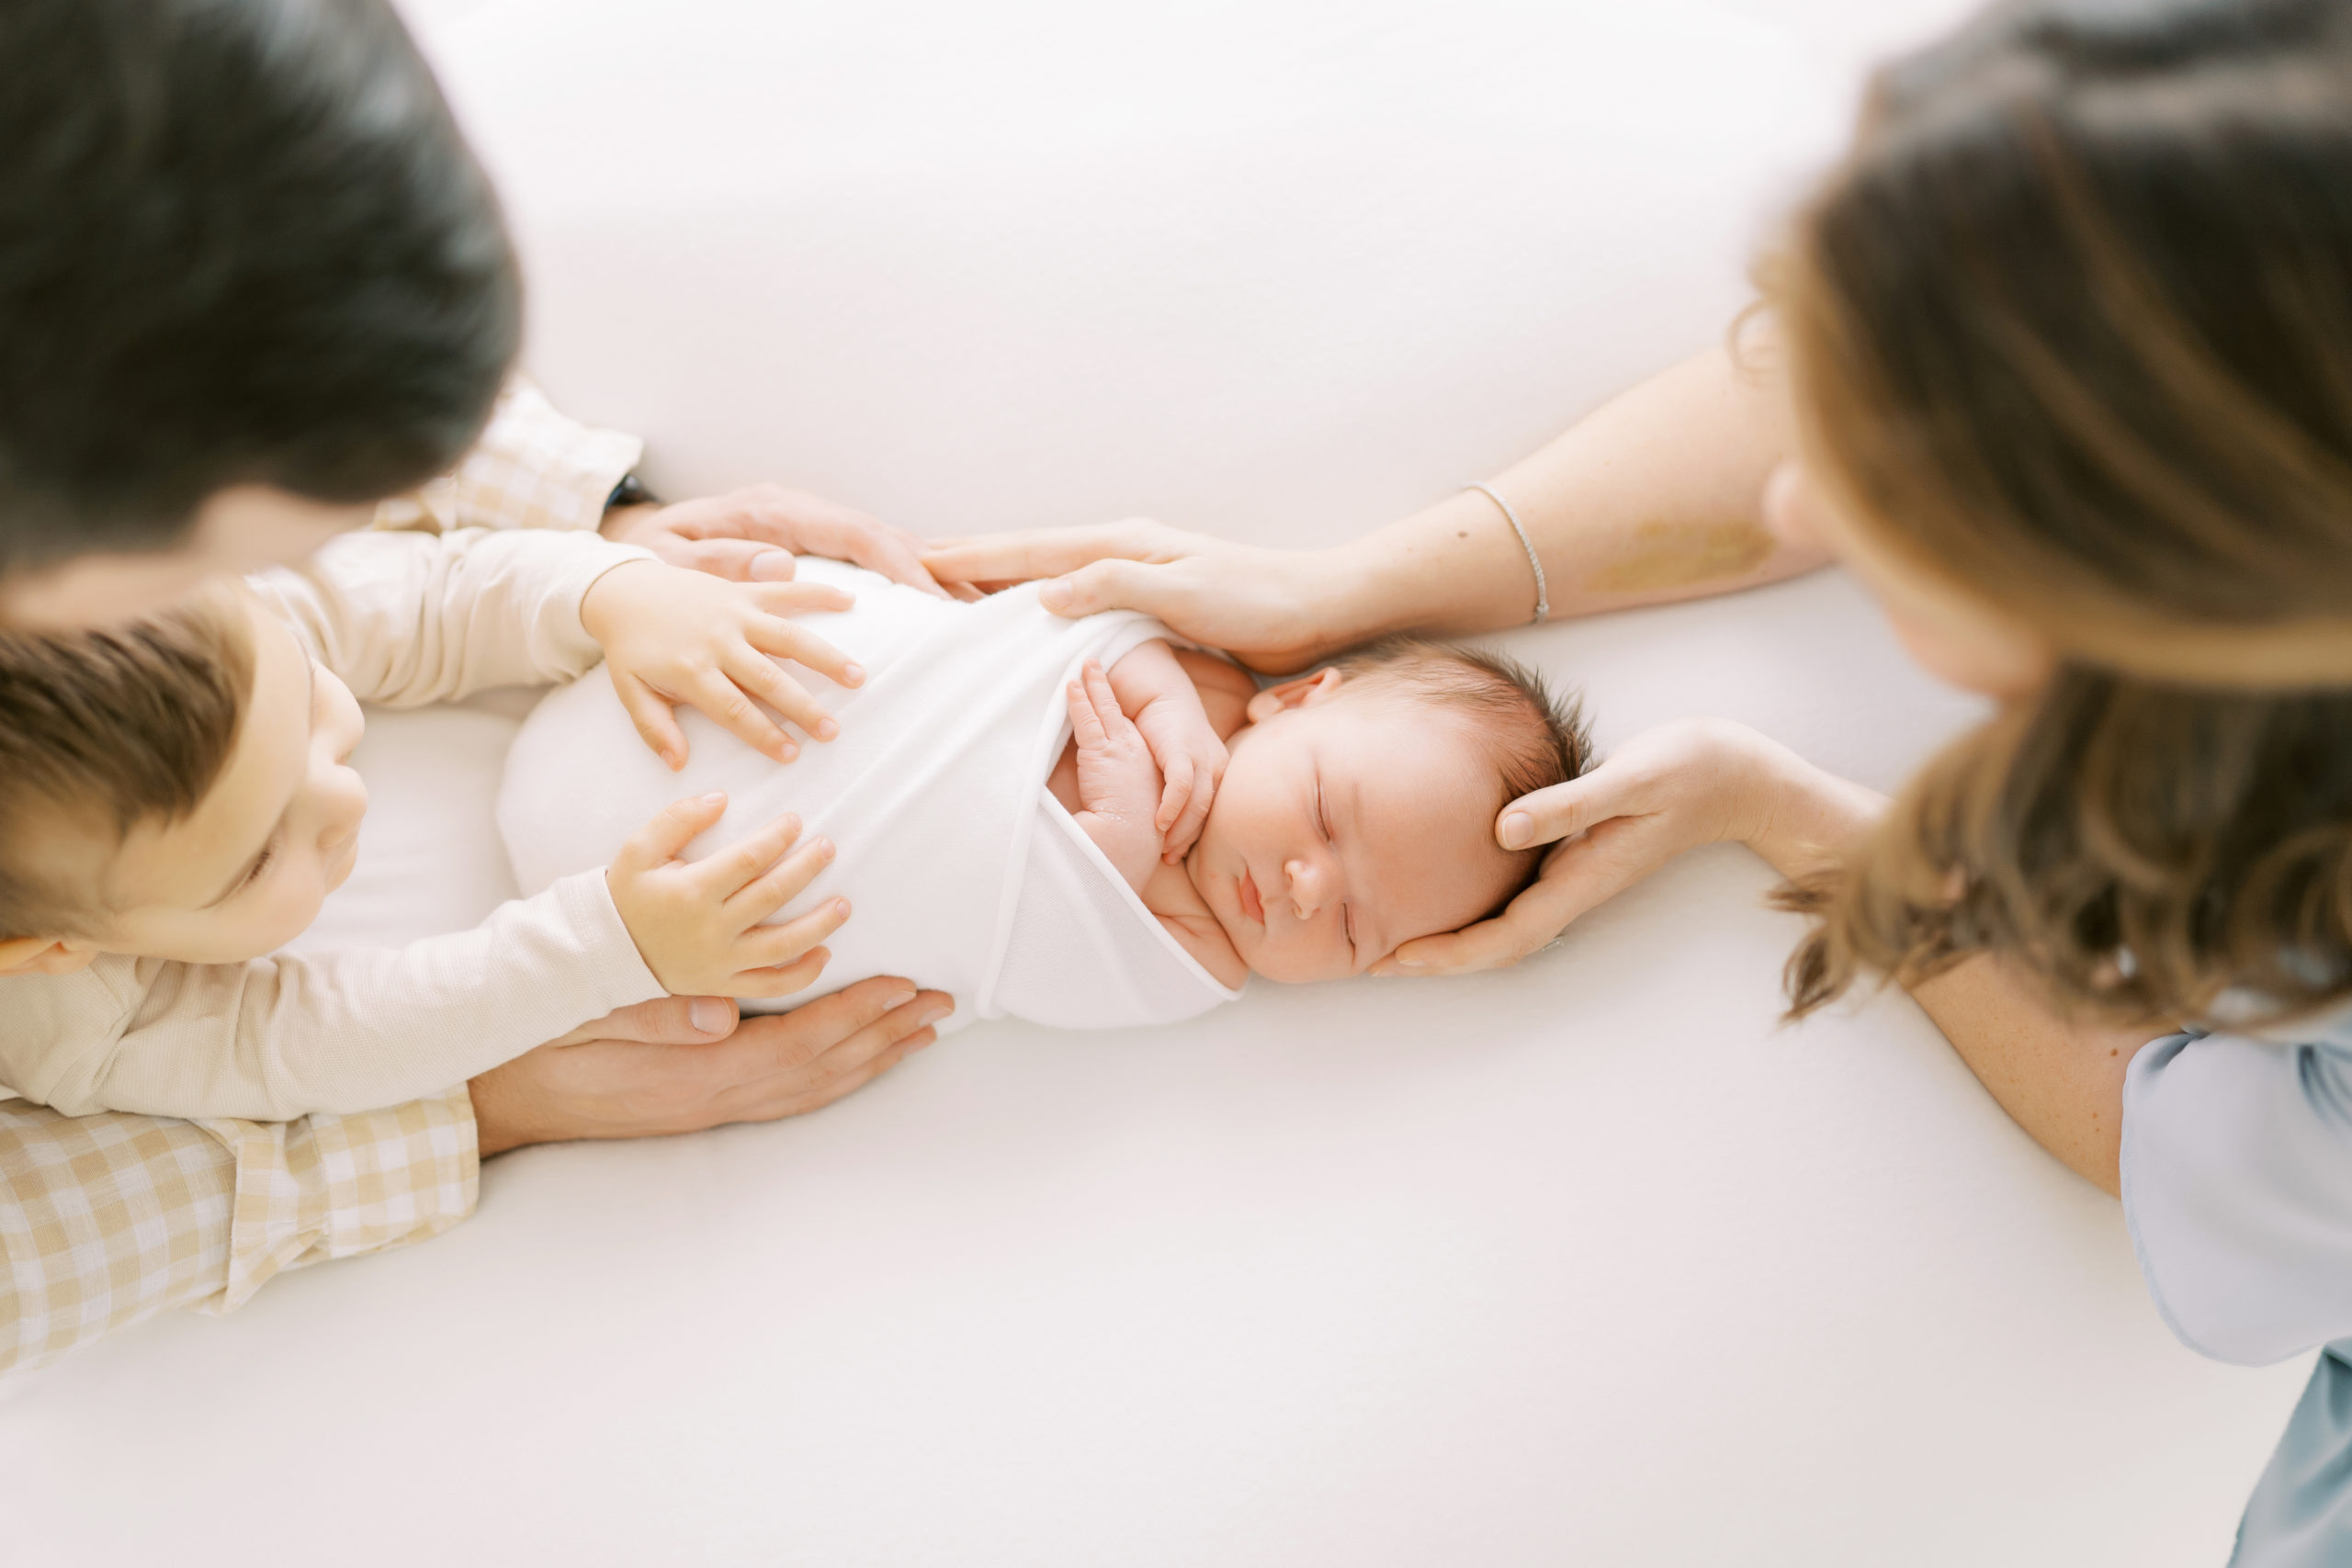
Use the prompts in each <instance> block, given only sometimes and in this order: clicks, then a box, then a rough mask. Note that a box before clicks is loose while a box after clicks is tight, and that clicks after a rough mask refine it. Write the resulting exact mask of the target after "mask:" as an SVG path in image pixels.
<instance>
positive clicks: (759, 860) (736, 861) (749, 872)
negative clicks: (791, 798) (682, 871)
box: [695, 811, 800, 902]
mask: <svg viewBox="0 0 2352 1568" xmlns="http://www.w3.org/2000/svg"><path fill="white" fill-rule="evenodd" d="M799 836H800V818H797V817H796V816H794V815H793V814H792V813H791V812H789V811H787V812H786V813H785V814H784V815H783V816H781V817H779V818H776V819H775V821H773V822H770V823H768V824H767V825H765V826H764V827H763V828H760V829H757V830H756V831H754V832H752V833H748V834H746V835H744V836H743V837H742V838H741V839H738V840H736V841H735V842H733V843H731V844H729V845H728V846H727V847H726V848H725V849H723V850H717V851H714V852H711V853H709V854H707V855H705V856H704V857H703V858H702V859H700V860H698V861H696V862H695V881H696V882H697V883H699V884H700V885H701V886H702V888H703V890H704V891H705V892H706V893H707V894H710V895H711V896H713V897H717V898H718V899H720V900H721V901H722V902H724V901H726V900H728V899H730V898H732V897H734V896H735V895H736V894H737V893H740V892H741V891H742V889H743V888H745V887H746V886H750V885H751V883H752V882H753V881H754V880H756V879H757V878H759V877H761V876H763V875H764V874H766V873H767V870H768V868H769V867H770V866H772V865H774V864H775V863H776V862H777V861H779V860H781V859H782V858H783V857H784V852H785V851H786V850H787V849H789V848H791V847H792V840H795V839H797V838H798V837H799Z"/></svg>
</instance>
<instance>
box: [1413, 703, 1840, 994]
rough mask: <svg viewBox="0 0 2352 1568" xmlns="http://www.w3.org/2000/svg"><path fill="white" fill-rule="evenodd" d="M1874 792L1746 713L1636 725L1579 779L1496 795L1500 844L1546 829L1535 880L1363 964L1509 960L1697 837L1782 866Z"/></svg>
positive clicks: (1832, 846) (1447, 968)
mask: <svg viewBox="0 0 2352 1568" xmlns="http://www.w3.org/2000/svg"><path fill="white" fill-rule="evenodd" d="M1878 800H1879V797H1878V796H1876V795H1872V794H1871V792H1869V791H1867V790H1863V789H1860V787H1859V786H1857V785H1853V784H1847V783H1845V781H1843V780H1840V779H1835V778H1832V777H1831V776H1830V775H1828V774H1826V773H1822V772H1821V771H1820V770H1819V769H1817V768H1814V767H1812V766H1811V765H1810V764H1809V763H1806V762H1805V761H1803V760H1802V759H1800V758H1798V757H1797V756H1796V755H1795V754H1794V753H1793V752H1791V751H1790V750H1788V749H1787V748H1785V747H1783V746H1781V745H1779V744H1778V743H1777V742H1774V741H1771V740H1768V739H1765V738H1764V737H1763V736H1761V735H1758V733H1757V732H1756V731H1754V730H1752V729H1750V728H1747V726H1745V725H1740V724H1733V723H1731V722H1729V721H1728V720H1724V719H1719V718H1689V719H1681V720H1678V721H1677V722H1675V723H1672V724H1667V725H1661V726H1659V727H1658V728H1656V729H1648V730H1645V731H1643V732H1642V733H1641V734H1639V735H1636V736H1634V738H1633V739H1631V740H1628V741H1626V742H1625V743H1624V744H1623V746H1620V747H1619V748H1618V749H1617V750H1616V751H1615V752H1614V753H1612V754H1611V756H1610V757H1609V759H1608V760H1607V761H1604V762H1602V763H1601V764H1600V766H1599V767H1597V768H1595V769H1594V770H1593V771H1592V772H1590V773H1587V774H1585V775H1584V776H1583V777H1582V778H1579V779H1571V780H1569V781H1568V782H1567V783H1566V784H1555V785H1553V786H1552V787H1551V788H1550V789H1544V790H1538V791H1536V792H1535V793H1534V794H1533V795H1521V797H1520V798H1519V799H1517V800H1514V801H1512V802H1511V803H1510V805H1509V806H1506V807H1503V810H1502V813H1501V815H1500V816H1499V817H1498V818H1497V820H1496V823H1495V837H1496V839H1497V840H1498V842H1500V843H1501V844H1502V846H1503V847H1504V848H1505V849H1513V850H1515V849H1523V848H1525V847H1526V846H1528V845H1530V844H1540V843H1546V842H1552V841H1553V840H1557V842H1556V844H1555V847H1554V848H1553V850H1552V852H1550V853H1549V854H1548V855H1546V856H1545V857H1544V869H1543V872H1542V874H1540V875H1539V876H1538V877H1537V879H1536V881H1535V883H1534V885H1533V886H1531V887H1529V888H1528V889H1527V891H1525V892H1524V893H1521V895H1520V896H1519V897H1516V898H1514V899H1512V900H1511V901H1510V906H1509V907H1508V908H1505V909H1504V910H1503V912H1502V913H1501V914H1499V915H1498V916H1496V917H1495V918H1494V919H1490V920H1482V921H1480V922H1479V923H1478V924H1476V925H1475V926H1468V927H1465V928H1464V929H1463V930H1461V931H1449V932H1445V933H1443V934H1442V935H1438V936H1427V937H1422V938H1420V939H1419V940H1418V941H1415V942H1407V943H1405V944H1404V945H1403V946H1402V947H1400V948H1398V949H1397V951H1396V952H1395V953H1390V954H1389V955H1388V956H1387V957H1385V958H1384V959H1382V960H1381V961H1380V962H1379V963H1378V964H1374V965H1373V973H1374V974H1376V975H1458V974H1464V973H1467V972H1470V971H1473V970H1478V969H1496V968H1500V967H1502V966H1504V965H1506V964H1516V963H1518V962H1519V961H1520V960H1521V959H1522V958H1524V957H1526V956H1527V955H1528V954H1529V953H1533V952H1535V951H1537V950H1538V949H1539V948H1542V947H1544V946H1545V945H1547V944H1548V943H1550V942H1551V941H1552V940H1553V939H1554V938H1555V937H1556V936H1558V935H1559V934H1560V933H1561V932H1562V931H1566V929H1567V927H1568V925H1569V923H1570V922H1571V921H1573V920H1575V919H1577V917H1578V916H1579V915H1582V914H1583V913H1584V912H1585V911H1586V910H1588V909H1589V908H1593V907H1594V906H1596V905H1598V904H1602V903H1605V902H1607V901H1608V900H1609V899H1611V898H1613V897H1616V896H1617V895H1618V894H1620V893H1622V892H1623V891H1624V890H1625V889H1626V888H1628V887H1631V886H1633V885H1634V883H1636V882H1639V881H1641V880H1642V879H1643V878H1644V877H1645V876H1647V875H1649V874H1650V873H1652V872H1654V871H1656V870H1657V868H1658V867H1660V866H1662V865H1664V864H1665V863H1667V862H1668V861H1669V860H1672V859H1673V858H1674V857H1675V856H1676V855H1679V854H1680V853H1681V852H1683V851H1685V850H1690V849H1696V848H1697V847H1698V846H1700V845H1701V844H1712V843H1719V842H1722V841H1724V840H1735V839H1736V840H1740V841H1742V842H1744V843H1747V844H1749V845H1751V846H1753V847H1754V848H1756V849H1757V850H1758V852H1760V853H1762V854H1764V856H1765V858H1766V859H1768V860H1770V861H1772V862H1773V863H1774V864H1776V865H1778V866H1780V868H1781V870H1782V871H1783V872H1784V873H1794V872H1796V871H1799V870H1801V869H1803V868H1804V867H1805V866H1806V865H1808V864H1815V863H1819V860H1820V859H1821V858H1823V857H1825V856H1826V855H1830V854H1834V853H1835V852H1836V850H1837V848H1838V846H1839V845H1841V844H1842V843H1844V842H1846V841H1847V840H1849V838H1850V837H1851V836H1852V835H1853V834H1854V833H1857V832H1860V830H1861V829H1863V828H1864V827H1866V826H1867V825H1868V823H1869V822H1870V820H1871V818H1872V817H1874V816H1875V814H1876V810H1877V804H1876V803H1877V802H1878ZM1814 834H1819V835H1821V838H1820V840H1819V841H1818V842H1815V841H1814V840H1813V839H1812V838H1811V837H1810V836H1811V835H1814ZM1808 844H1810V845H1811V854H1812V858H1811V859H1810V860H1808V858H1807V855H1808V851H1807V845H1808Z"/></svg>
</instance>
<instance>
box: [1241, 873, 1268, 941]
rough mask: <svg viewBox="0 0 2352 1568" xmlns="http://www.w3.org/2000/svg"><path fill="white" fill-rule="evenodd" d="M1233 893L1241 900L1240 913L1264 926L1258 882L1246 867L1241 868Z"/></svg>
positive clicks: (1263, 906) (1263, 912)
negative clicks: (1239, 877)
mask: <svg viewBox="0 0 2352 1568" xmlns="http://www.w3.org/2000/svg"><path fill="white" fill-rule="evenodd" d="M1234 891H1235V893H1236V894H1237V896H1238V897H1239V898H1240V900H1241V912H1242V913H1243V914H1245V915H1247V916H1249V917H1250V919H1253V920H1255V921H1257V922H1258V923H1259V924H1260V925H1261V926H1262V925H1264V924H1265V923H1266V906H1265V905H1264V904H1263V903H1262V902H1261V901H1260V899H1259V897H1258V882H1257V879H1256V878H1255V877H1253V876H1251V875H1250V868H1249V867H1248V866H1246V865H1245V866H1243V867H1242V868H1241V880H1240V881H1239V882H1238V883H1236V884H1234Z"/></svg>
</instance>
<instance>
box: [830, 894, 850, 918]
mask: <svg viewBox="0 0 2352 1568" xmlns="http://www.w3.org/2000/svg"><path fill="white" fill-rule="evenodd" d="M833 919H837V920H846V919H849V900H848V899H846V898H836V899H834V900H833Z"/></svg>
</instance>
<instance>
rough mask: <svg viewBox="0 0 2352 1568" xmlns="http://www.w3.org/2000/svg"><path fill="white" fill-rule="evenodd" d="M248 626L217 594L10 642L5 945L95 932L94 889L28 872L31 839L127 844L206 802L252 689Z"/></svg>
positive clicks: (0, 830) (2, 844)
mask: <svg viewBox="0 0 2352 1568" xmlns="http://www.w3.org/2000/svg"><path fill="white" fill-rule="evenodd" d="M248 625H249V623H248V622H247V620H246V618H245V616H244V615H243V612H242V610H241V608H240V606H239V605H238V604H237V603H236V602H235V600H234V599H233V598H232V595H231V592H230V591H229V590H226V589H215V590H209V591H207V592H201V593H199V594H198V595H197V596H196V597H195V598H193V599H191V600H190V601H188V602H187V604H182V605H179V606H177V607H175V608H173V609H170V610H166V611H164V612H163V613H162V614H160V615H154V616H151V617H150V618H148V619H146V620H142V621H138V622H135V623H133V624H131V625H130V626H122V627H119V628H116V629H113V630H107V631H87V632H64V633H57V634H53V635H50V634H42V635H16V634H0V938H6V937H23V936H41V937H58V936H74V935H87V934H90V933H89V932H88V931H86V930H85V928H86V927H87V925H88V923H89V920H90V918H91V915H92V913H93V909H92V905H93V903H94V898H93V897H92V890H89V889H80V890H76V889H70V888H63V887H57V886H50V880H51V879H49V878H46V877H43V876H41V875H40V874H37V873H35V872H33V871H32V870H31V869H30V868H28V866H27V865H26V864H25V863H24V862H25V860H26V859H27V853H28V836H32V835H49V834H54V833H56V832H57V831H58V830H59V829H60V828H61V827H62V826H65V825H68V824H70V825H71V826H72V827H74V828H75V829H81V830H84V831H88V832H94V833H105V832H112V833H113V834H114V835H115V837H116V839H117V840H120V839H122V838H123V837H125V836H127V835H128V834H129V833H130V831H131V829H134V828H136V827H138V826H139V825H140V824H141V823H142V822H147V821H153V820H158V819H160V820H162V821H164V822H166V823H170V822H176V821H178V820H180V819H182V818H186V817H187V815H188V814H189V813H190V812H192V811H194V810H195V809H196V808H197V807H198V804H199V803H200V802H202V800H203V799H204V797H205V795H207V794H208V793H209V791H210V790H211V788H212V785H213V783H214V781H215V780H217V779H218V778H219V777H220V770H221V768H222V767H223V766H224V765H225V764H226V763H227V761H228V760H229V753H230V751H231V750H232V748H233V747H234V746H235V745H236V740H237V732H238V728H239V725H240V723H241V721H242V719H243V714H244V708H245V703H246V700H247V699H248V698H249V697H250V696H251V695H252V692H253V678H254V661H253V643H252V638H251V637H250V635H249V633H248Z"/></svg>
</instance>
